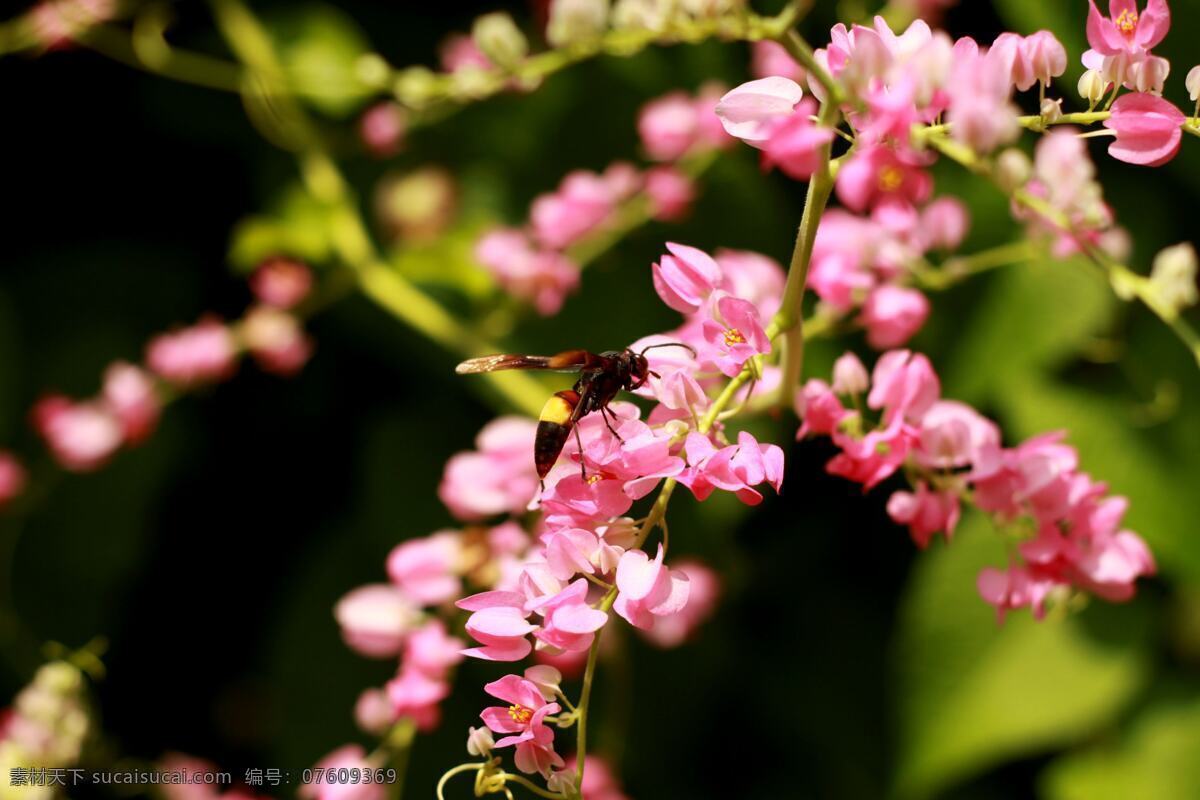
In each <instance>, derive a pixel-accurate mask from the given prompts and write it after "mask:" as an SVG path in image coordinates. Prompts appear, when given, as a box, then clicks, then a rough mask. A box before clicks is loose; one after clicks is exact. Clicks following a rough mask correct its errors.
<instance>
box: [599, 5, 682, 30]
mask: <svg viewBox="0 0 1200 800" xmlns="http://www.w3.org/2000/svg"><path fill="white" fill-rule="evenodd" d="M673 5H674V2H673V0H617V3H616V5H615V6H613V12H612V26H613V27H614V28H616V29H617V30H623V31H661V30H662V29H663V28H665V27H666V26H667V21H668V20H669V19H670V18H671V12H672V11H673V10H674V8H673Z"/></svg>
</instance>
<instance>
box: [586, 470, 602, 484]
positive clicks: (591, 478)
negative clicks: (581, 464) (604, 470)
mask: <svg viewBox="0 0 1200 800" xmlns="http://www.w3.org/2000/svg"><path fill="white" fill-rule="evenodd" d="M601 480H602V478H601V477H600V473H598V472H593V473H592V474H591V475H588V476H587V482H588V486H595V485H596V484H597V483H599V482H600V481H601Z"/></svg>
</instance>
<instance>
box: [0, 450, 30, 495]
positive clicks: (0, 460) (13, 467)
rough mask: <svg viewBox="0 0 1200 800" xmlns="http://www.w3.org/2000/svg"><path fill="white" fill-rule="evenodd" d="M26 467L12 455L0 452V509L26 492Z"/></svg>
mask: <svg viewBox="0 0 1200 800" xmlns="http://www.w3.org/2000/svg"><path fill="white" fill-rule="evenodd" d="M26 480H27V475H26V473H25V467H24V466H22V465H21V462H20V461H19V460H17V457H16V456H14V455H13V454H12V453H9V452H5V451H2V450H0V509H2V508H4V507H5V506H6V505H8V504H9V503H10V502H12V501H13V500H14V499H15V498H17V497H19V496H20V494H21V492H23V491H25V482H26Z"/></svg>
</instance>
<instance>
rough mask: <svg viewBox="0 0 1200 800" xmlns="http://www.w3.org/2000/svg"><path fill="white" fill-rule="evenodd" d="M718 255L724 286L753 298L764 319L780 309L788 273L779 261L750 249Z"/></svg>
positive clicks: (740, 294)
mask: <svg viewBox="0 0 1200 800" xmlns="http://www.w3.org/2000/svg"><path fill="white" fill-rule="evenodd" d="M714 258H715V259H716V261H717V265H718V266H720V268H721V272H722V273H723V274H724V280H722V281H721V283H720V288H722V289H724V290H725V291H727V292H729V293H730V294H731V295H733V296H734V297H740V298H742V299H743V300H749V301H750V302H751V303H753V304H754V306H755V307H756V308H758V309H760V310H761V311H762V315H763V318H764V319H766V318H768V317H770V316H772V315H773V314H774V313H775V312H776V311H778V310H779V305H780V303H781V301H782V298H783V286H784V284H785V283H786V281H787V275H786V274H785V273H784V271H783V267H781V266H780V265H779V262H778V261H776V260H775V259H773V258H768V257H767V256H764V255H762V254H761V253H754V252H751V251H749V250H718V251H717V252H716V254H715V255H714ZM685 352H686V351H685Z"/></svg>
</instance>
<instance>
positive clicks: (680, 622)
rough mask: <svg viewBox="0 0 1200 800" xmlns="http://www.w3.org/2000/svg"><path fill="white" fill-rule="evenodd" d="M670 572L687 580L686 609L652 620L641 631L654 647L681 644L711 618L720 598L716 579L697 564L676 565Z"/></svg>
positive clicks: (718, 581)
mask: <svg viewBox="0 0 1200 800" xmlns="http://www.w3.org/2000/svg"><path fill="white" fill-rule="evenodd" d="M674 572H678V573H682V574H683V576H684V577H685V578H687V585H688V597H687V605H685V606H684V607H683V608H682V609H680V610H679V611H678V612H677V613H675V614H668V615H663V616H655V617H654V619H653V621H652V622H651V625H650V627H649V628H647V629H645V630H643V631H642V633H643V635H644V636H645V637H646V639H648V640H649V641H650V642H651V643H652V644H655V645H657V646H658V647H678V646H679V645H681V644H683V643H684V642H685V641H686V640H687V639H688V638H689V637H691V636H692V634H693V633H695V631H696V629H697V628H699V627H700V626H701V625H702V624H704V623H705V622H707V621H708V618H709V617H711V616H712V614H713V612H714V611H715V610H716V608H717V599H718V598H719V597H720V594H721V578H720V576H718V575H717V573H716V572H714V571H713V570H712V569H711V568H709V567H708V566H706V565H704V564H702V563H700V562H699V561H680V562H678V563H677V564H676V566H675V570H674Z"/></svg>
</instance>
